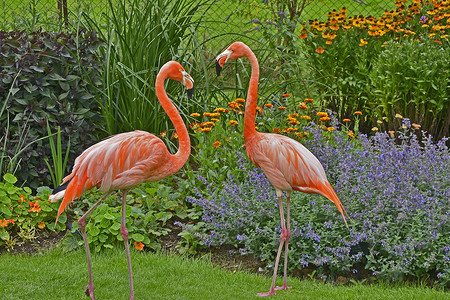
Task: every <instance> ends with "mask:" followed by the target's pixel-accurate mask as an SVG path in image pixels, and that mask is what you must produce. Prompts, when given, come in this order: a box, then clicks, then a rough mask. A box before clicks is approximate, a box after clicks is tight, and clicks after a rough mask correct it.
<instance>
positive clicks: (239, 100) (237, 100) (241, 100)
mask: <svg viewBox="0 0 450 300" xmlns="http://www.w3.org/2000/svg"><path fill="white" fill-rule="evenodd" d="M234 101H236V102H237V103H244V102H245V99H242V98H237V99H236V100H234Z"/></svg>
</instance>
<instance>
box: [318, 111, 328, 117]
mask: <svg viewBox="0 0 450 300" xmlns="http://www.w3.org/2000/svg"><path fill="white" fill-rule="evenodd" d="M317 116H318V117H328V114H327V113H326V112H323V111H319V112H318V113H317Z"/></svg>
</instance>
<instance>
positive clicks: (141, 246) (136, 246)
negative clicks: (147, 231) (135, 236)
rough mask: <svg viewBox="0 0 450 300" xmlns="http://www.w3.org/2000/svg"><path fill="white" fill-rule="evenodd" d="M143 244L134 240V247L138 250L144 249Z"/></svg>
mask: <svg viewBox="0 0 450 300" xmlns="http://www.w3.org/2000/svg"><path fill="white" fill-rule="evenodd" d="M144 246H145V245H144V244H143V243H142V242H136V241H135V242H134V248H136V249H138V250H139V251H142V249H144Z"/></svg>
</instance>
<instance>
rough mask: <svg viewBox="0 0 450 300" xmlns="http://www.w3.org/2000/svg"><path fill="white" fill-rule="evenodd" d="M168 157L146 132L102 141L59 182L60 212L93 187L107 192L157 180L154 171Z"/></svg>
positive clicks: (158, 142)
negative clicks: (61, 191)
mask: <svg viewBox="0 0 450 300" xmlns="http://www.w3.org/2000/svg"><path fill="white" fill-rule="evenodd" d="M170 155H171V154H170V153H169V151H168V150H167V147H166V146H165V144H164V142H163V141H162V140H161V139H159V138H158V137H156V136H155V135H153V134H151V133H148V132H145V131H139V130H136V131H132V132H126V133H120V134H117V135H114V136H112V137H110V138H108V139H106V140H103V141H101V142H99V143H97V144H95V145H93V146H91V147H90V148H88V149H86V150H85V151H84V152H83V153H82V154H81V155H80V156H78V157H77V158H76V160H75V164H74V167H73V169H72V173H71V174H70V175H68V176H66V177H65V178H64V180H63V183H62V186H63V185H66V189H65V191H64V200H63V202H62V203H61V207H60V210H61V211H64V209H65V207H66V206H67V204H68V203H70V202H71V201H72V200H73V199H75V198H79V197H80V196H81V194H82V193H83V192H84V191H86V190H88V189H90V188H93V187H99V188H100V190H102V191H109V190H116V189H121V188H127V187H132V186H135V185H137V184H139V183H141V182H144V181H152V179H153V177H155V178H156V179H159V177H160V176H158V175H157V174H155V173H156V172H155V171H156V170H157V169H158V168H160V167H161V166H163V165H165V164H164V162H165V161H166V160H167V159H168V158H169V156H170ZM68 181H69V183H68V184H67V182H68ZM55 200H57V199H55Z"/></svg>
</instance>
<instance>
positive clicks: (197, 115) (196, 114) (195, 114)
mask: <svg viewBox="0 0 450 300" xmlns="http://www.w3.org/2000/svg"><path fill="white" fill-rule="evenodd" d="M191 117H194V118H197V117H200V114H199V113H192V114H191Z"/></svg>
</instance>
